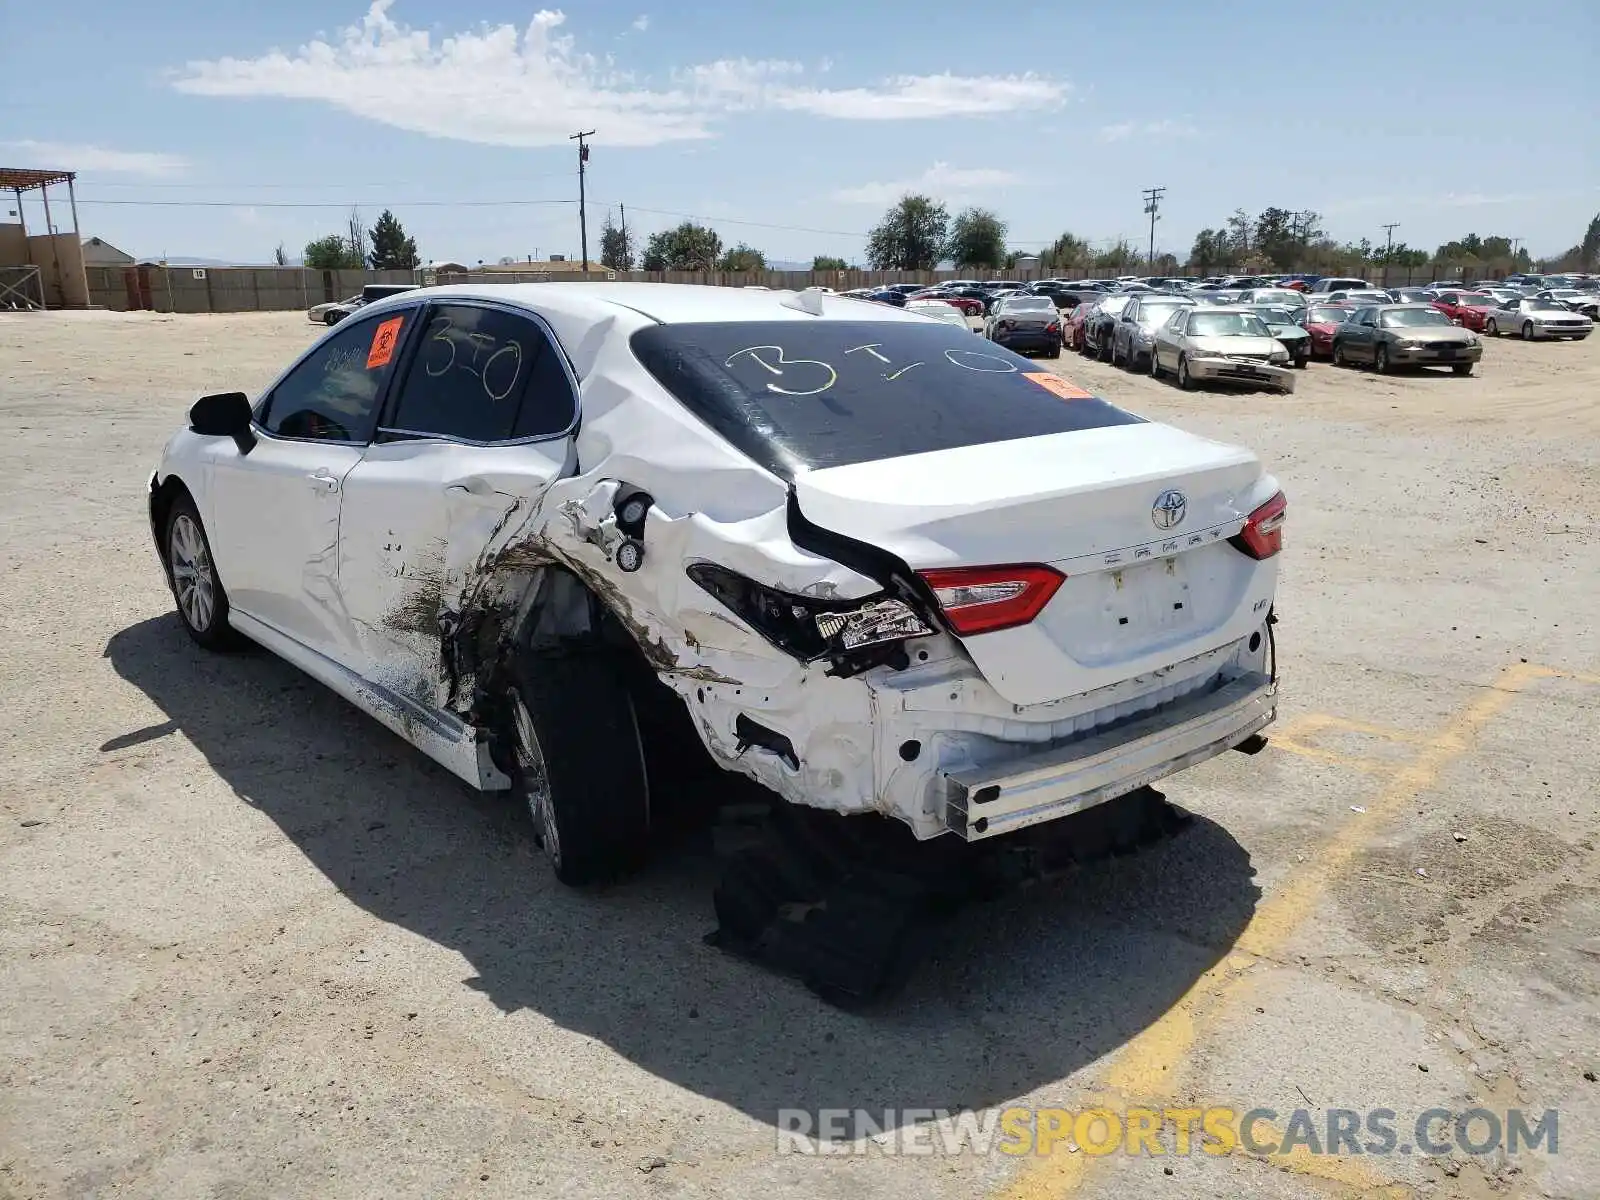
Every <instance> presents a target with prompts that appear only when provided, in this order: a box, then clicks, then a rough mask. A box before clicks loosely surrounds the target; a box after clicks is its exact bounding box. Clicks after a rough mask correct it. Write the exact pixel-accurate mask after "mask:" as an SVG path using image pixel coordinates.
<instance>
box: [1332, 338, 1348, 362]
mask: <svg viewBox="0 0 1600 1200" xmlns="http://www.w3.org/2000/svg"><path fill="white" fill-rule="evenodd" d="M1333 365H1334V366H1336V367H1348V366H1349V365H1350V362H1349V360H1348V359H1346V358H1345V356H1344V343H1343V342H1335V343H1334V344H1333Z"/></svg>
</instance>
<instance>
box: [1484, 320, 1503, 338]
mask: <svg viewBox="0 0 1600 1200" xmlns="http://www.w3.org/2000/svg"><path fill="white" fill-rule="evenodd" d="M1483 331H1484V332H1485V333H1487V334H1488V335H1489V336H1490V337H1499V336H1500V326H1498V325H1496V324H1495V321H1494V318H1493V317H1490V318H1489V319H1488V320H1487V321H1485V322H1484V323H1483Z"/></svg>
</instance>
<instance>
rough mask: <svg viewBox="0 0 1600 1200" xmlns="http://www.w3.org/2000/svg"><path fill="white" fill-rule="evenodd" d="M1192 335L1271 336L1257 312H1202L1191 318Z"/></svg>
mask: <svg viewBox="0 0 1600 1200" xmlns="http://www.w3.org/2000/svg"><path fill="white" fill-rule="evenodd" d="M1189 336H1190V337H1233V336H1239V337H1271V336H1272V335H1271V334H1270V333H1268V332H1267V327H1266V326H1265V325H1263V324H1262V323H1261V318H1260V317H1258V316H1256V315H1255V313H1242V312H1202V313H1195V315H1194V316H1193V317H1191V318H1189Z"/></svg>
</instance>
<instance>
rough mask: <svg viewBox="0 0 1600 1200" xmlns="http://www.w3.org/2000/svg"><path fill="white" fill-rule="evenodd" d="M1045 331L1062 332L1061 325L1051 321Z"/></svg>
mask: <svg viewBox="0 0 1600 1200" xmlns="http://www.w3.org/2000/svg"><path fill="white" fill-rule="evenodd" d="M1044 331H1045V332H1046V333H1060V332H1061V326H1059V325H1057V324H1056V323H1055V322H1054V321H1051V322H1050V324H1048V325H1046V326H1045V327H1044Z"/></svg>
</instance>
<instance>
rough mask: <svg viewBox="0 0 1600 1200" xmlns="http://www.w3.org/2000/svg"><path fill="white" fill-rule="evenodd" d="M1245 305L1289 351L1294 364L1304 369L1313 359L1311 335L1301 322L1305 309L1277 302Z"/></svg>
mask: <svg viewBox="0 0 1600 1200" xmlns="http://www.w3.org/2000/svg"><path fill="white" fill-rule="evenodd" d="M1245 307H1248V308H1249V309H1250V311H1251V312H1253V313H1255V314H1256V316H1258V317H1260V318H1261V323H1262V324H1263V325H1265V326H1266V327H1267V331H1268V332H1269V333H1271V334H1272V336H1273V337H1275V338H1277V339H1278V342H1279V344H1281V345H1282V346H1283V348H1284V349H1285V350H1287V351H1288V352H1289V358H1290V360H1291V361H1292V362H1293V363H1294V365H1295V366H1296V367H1299V368H1300V369H1302V370H1304V369H1305V366H1306V364H1307V363H1309V362H1310V361H1311V335H1310V334H1309V333H1307V332H1306V331H1305V329H1304V328H1303V327H1302V326H1301V324H1300V318H1301V316H1302V315H1303V314H1304V313H1305V309H1303V308H1285V307H1283V306H1282V305H1277V304H1251V305H1247V306H1245Z"/></svg>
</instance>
